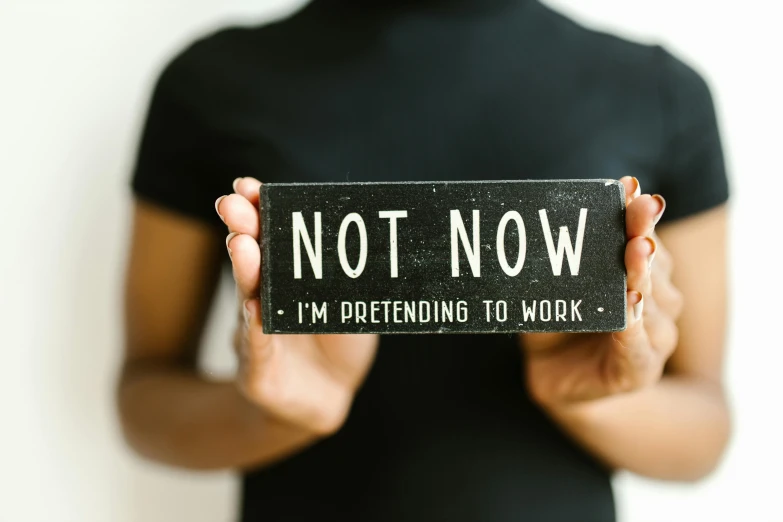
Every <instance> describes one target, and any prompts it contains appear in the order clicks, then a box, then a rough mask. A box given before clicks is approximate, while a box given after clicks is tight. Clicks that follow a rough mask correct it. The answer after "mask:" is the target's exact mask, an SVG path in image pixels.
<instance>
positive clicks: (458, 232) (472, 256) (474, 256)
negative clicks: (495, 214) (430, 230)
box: [451, 210, 481, 277]
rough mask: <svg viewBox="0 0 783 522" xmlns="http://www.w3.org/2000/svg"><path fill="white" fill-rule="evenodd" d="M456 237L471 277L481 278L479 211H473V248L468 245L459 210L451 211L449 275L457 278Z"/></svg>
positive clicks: (457, 250) (457, 252) (457, 249)
mask: <svg viewBox="0 0 783 522" xmlns="http://www.w3.org/2000/svg"><path fill="white" fill-rule="evenodd" d="M457 236H459V239H460V240H462V247H463V248H464V249H465V256H466V257H467V258H468V263H469V264H470V270H471V272H473V277H481V251H480V250H479V211H478V210H474V211H473V246H472V247H471V245H470V244H468V232H467V230H465V223H463V221H462V216H461V215H460V213H459V210H452V211H451V275H452V277H459V246H458V245H457Z"/></svg>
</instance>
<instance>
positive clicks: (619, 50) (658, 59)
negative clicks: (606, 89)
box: [539, 4, 710, 98]
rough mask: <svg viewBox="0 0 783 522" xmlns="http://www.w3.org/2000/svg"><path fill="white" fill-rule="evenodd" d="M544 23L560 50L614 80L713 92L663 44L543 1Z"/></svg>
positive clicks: (658, 88) (686, 93) (701, 93)
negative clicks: (619, 31)
mask: <svg viewBox="0 0 783 522" xmlns="http://www.w3.org/2000/svg"><path fill="white" fill-rule="evenodd" d="M539 6H540V9H541V13H542V17H541V18H542V20H544V22H543V23H546V24H547V25H548V26H549V30H550V31H551V33H552V34H553V35H554V36H555V39H556V41H557V44H556V45H557V47H559V48H560V52H562V53H564V54H566V55H568V56H569V57H571V58H578V63H579V66H580V67H582V68H583V69H585V70H591V71H593V72H595V73H602V74H604V75H606V78H607V79H609V80H611V81H612V82H619V83H635V82H641V81H643V82H645V83H646V84H647V85H649V86H650V87H654V88H655V90H656V92H658V93H659V94H661V93H662V94H664V95H665V94H666V92H665V91H677V92H679V93H681V94H682V95H684V96H692V97H696V98H698V97H699V96H704V95H709V90H710V89H709V86H708V84H707V82H706V80H705V78H704V76H703V75H702V74H701V73H700V72H699V71H698V70H697V68H696V67H694V66H693V65H692V64H690V63H688V62H687V61H686V60H684V59H683V58H682V57H681V56H678V55H677V54H676V53H674V52H672V51H671V50H670V49H668V48H667V47H666V46H664V45H662V44H660V43H643V42H640V41H635V40H633V39H630V38H627V37H624V36H620V35H618V34H613V33H609V32H606V31H602V30H599V29H595V28H592V27H588V26H586V25H585V24H582V23H580V22H579V21H577V20H574V19H572V18H570V17H568V16H566V15H564V14H562V13H559V12H557V11H555V10H553V9H551V8H549V7H547V6H544V5H542V4H539Z"/></svg>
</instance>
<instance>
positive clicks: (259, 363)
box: [244, 299, 274, 373]
mask: <svg viewBox="0 0 783 522" xmlns="http://www.w3.org/2000/svg"><path fill="white" fill-rule="evenodd" d="M244 312H245V325H246V327H247V340H248V344H249V347H248V350H249V357H250V360H251V363H252V366H253V368H254V371H255V372H256V373H257V372H259V371H261V370H262V369H263V365H264V363H265V362H266V361H267V360H268V359H269V357H270V356H271V355H272V352H273V351H274V344H273V343H272V339H273V336H271V335H266V334H265V333H264V331H263V328H262V326H261V301H260V300H258V299H248V300H247V301H245V303H244Z"/></svg>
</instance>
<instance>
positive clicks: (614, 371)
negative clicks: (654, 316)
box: [607, 291, 655, 390]
mask: <svg viewBox="0 0 783 522" xmlns="http://www.w3.org/2000/svg"><path fill="white" fill-rule="evenodd" d="M627 300H628V308H627V310H626V317H627V324H628V327H627V328H626V329H625V330H623V331H622V332H615V333H613V334H612V340H613V343H612V357H611V358H610V359H609V360H610V362H611V364H610V365H609V368H608V370H607V371H609V373H610V377H611V380H610V382H614V383H617V385H618V387H619V388H620V389H621V390H629V389H634V388H637V387H639V386H642V385H644V384H646V383H647V380H648V379H649V373H650V372H649V368H650V366H651V365H652V364H653V361H654V356H655V352H654V350H653V348H652V345H651V344H650V340H649V338H648V337H647V331H646V330H645V328H644V319H643V313H644V299H643V298H642V294H640V293H639V292H635V291H630V292H628V294H627Z"/></svg>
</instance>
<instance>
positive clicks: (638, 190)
mask: <svg viewBox="0 0 783 522" xmlns="http://www.w3.org/2000/svg"><path fill="white" fill-rule="evenodd" d="M631 179H632V180H633V184H634V186H635V187H636V188H635V189H633V197H634V198H638V197H639V196H641V195H642V186H641V185H640V184H639V180H638V179H636V178H635V177H634V178H631Z"/></svg>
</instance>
